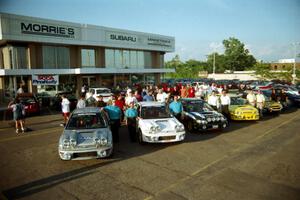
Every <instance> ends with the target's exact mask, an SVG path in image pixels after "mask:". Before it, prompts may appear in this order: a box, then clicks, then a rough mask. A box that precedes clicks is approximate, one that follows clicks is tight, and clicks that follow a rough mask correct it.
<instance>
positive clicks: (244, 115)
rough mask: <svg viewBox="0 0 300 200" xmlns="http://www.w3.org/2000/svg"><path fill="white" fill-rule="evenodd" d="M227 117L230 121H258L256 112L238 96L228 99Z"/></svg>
mask: <svg viewBox="0 0 300 200" xmlns="http://www.w3.org/2000/svg"><path fill="white" fill-rule="evenodd" d="M230 100H231V104H230V106H229V116H230V119H232V120H259V112H258V110H257V109H256V108H255V107H253V106H251V105H249V104H247V100H246V99H243V98H241V97H239V96H231V97H230Z"/></svg>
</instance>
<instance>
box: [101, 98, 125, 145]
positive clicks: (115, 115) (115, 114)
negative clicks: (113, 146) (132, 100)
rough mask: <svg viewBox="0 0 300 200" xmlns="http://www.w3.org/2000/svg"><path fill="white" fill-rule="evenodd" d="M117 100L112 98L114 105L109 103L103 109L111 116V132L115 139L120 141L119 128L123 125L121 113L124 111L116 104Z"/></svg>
mask: <svg viewBox="0 0 300 200" xmlns="http://www.w3.org/2000/svg"><path fill="white" fill-rule="evenodd" d="M115 103H116V102H115V100H112V105H107V106H105V107H104V108H103V110H104V111H105V112H106V113H107V115H108V117H109V122H110V127H111V132H112V135H113V141H114V142H116V143H117V142H119V128H120V126H121V115H122V112H121V110H120V108H119V107H118V106H116V105H115Z"/></svg>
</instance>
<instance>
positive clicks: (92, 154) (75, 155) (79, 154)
mask: <svg viewBox="0 0 300 200" xmlns="http://www.w3.org/2000/svg"><path fill="white" fill-rule="evenodd" d="M73 156H74V158H79V157H96V156H97V152H96V151H94V152H84V153H74V154H73Z"/></svg>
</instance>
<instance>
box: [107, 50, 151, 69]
mask: <svg viewBox="0 0 300 200" xmlns="http://www.w3.org/2000/svg"><path fill="white" fill-rule="evenodd" d="M145 59H147V60H145ZM105 64H106V68H144V67H148V68H151V67H152V56H151V52H144V51H134V50H119V49H105ZM146 64H147V65H146Z"/></svg>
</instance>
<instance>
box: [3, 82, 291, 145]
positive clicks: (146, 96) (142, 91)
mask: <svg viewBox="0 0 300 200" xmlns="http://www.w3.org/2000/svg"><path fill="white" fill-rule="evenodd" d="M229 88H230V86H228V85H222V86H221V87H220V86H217V84H216V83H211V84H207V83H202V84H201V85H200V84H196V85H191V84H186V85H181V84H177V85H174V86H172V87H170V86H167V85H161V86H160V87H159V86H154V85H148V86H145V87H135V88H134V89H133V88H132V89H131V88H126V89H124V90H123V91H122V92H119V93H118V94H114V95H112V96H111V97H110V98H109V100H108V101H104V100H103V97H102V96H101V95H99V96H97V97H96V98H95V97H93V95H92V94H89V92H88V87H87V86H86V85H85V86H83V88H82V94H81V96H80V98H79V100H78V102H77V106H76V107H77V108H84V107H90V106H95V107H99V108H101V109H103V110H104V111H105V112H106V113H107V114H108V116H109V119H110V123H111V124H112V126H111V127H113V132H114V134H115V136H114V138H115V140H116V141H118V134H117V133H118V128H119V127H120V124H121V123H125V124H127V125H128V130H129V132H130V138H131V140H133V141H134V140H135V138H134V137H133V136H134V135H135V133H134V131H135V126H136V118H137V117H138V114H137V113H138V112H137V103H138V102H141V101H158V102H165V103H167V104H168V106H169V110H170V113H172V114H173V115H174V116H175V117H176V118H178V119H180V116H181V113H182V105H181V103H180V102H179V101H178V99H179V98H199V99H203V100H205V101H207V103H208V104H209V105H210V106H211V107H212V108H213V109H215V110H216V111H219V112H222V113H223V114H224V115H225V116H228V115H229V106H230V104H231V101H230V97H229V95H228V89H229ZM238 92H239V93H240V94H243V95H244V98H245V99H247V101H248V102H249V104H251V105H253V106H254V107H256V108H257V109H258V110H259V112H260V115H261V116H262V110H263V107H264V104H265V101H266V99H265V98H264V95H263V94H262V93H261V91H260V90H258V91H257V94H254V92H253V91H252V90H251V88H250V86H249V85H245V84H240V85H239V86H238ZM61 98H62V101H61V108H62V115H63V123H62V124H61V125H65V124H66V123H67V121H68V120H69V116H70V101H69V100H68V99H67V98H66V96H64V95H62V97H61ZM271 99H272V100H274V101H280V103H281V104H282V105H284V106H286V104H287V95H286V94H285V91H284V90H282V92H281V93H280V94H278V93H276V92H275V90H274V89H273V90H272V94H271ZM8 108H10V109H12V111H13V117H14V120H15V127H16V132H17V133H19V132H24V131H25V129H26V128H25V107H24V105H22V103H21V102H20V101H19V100H18V99H15V100H14V101H12V102H10V103H9V105H8Z"/></svg>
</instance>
